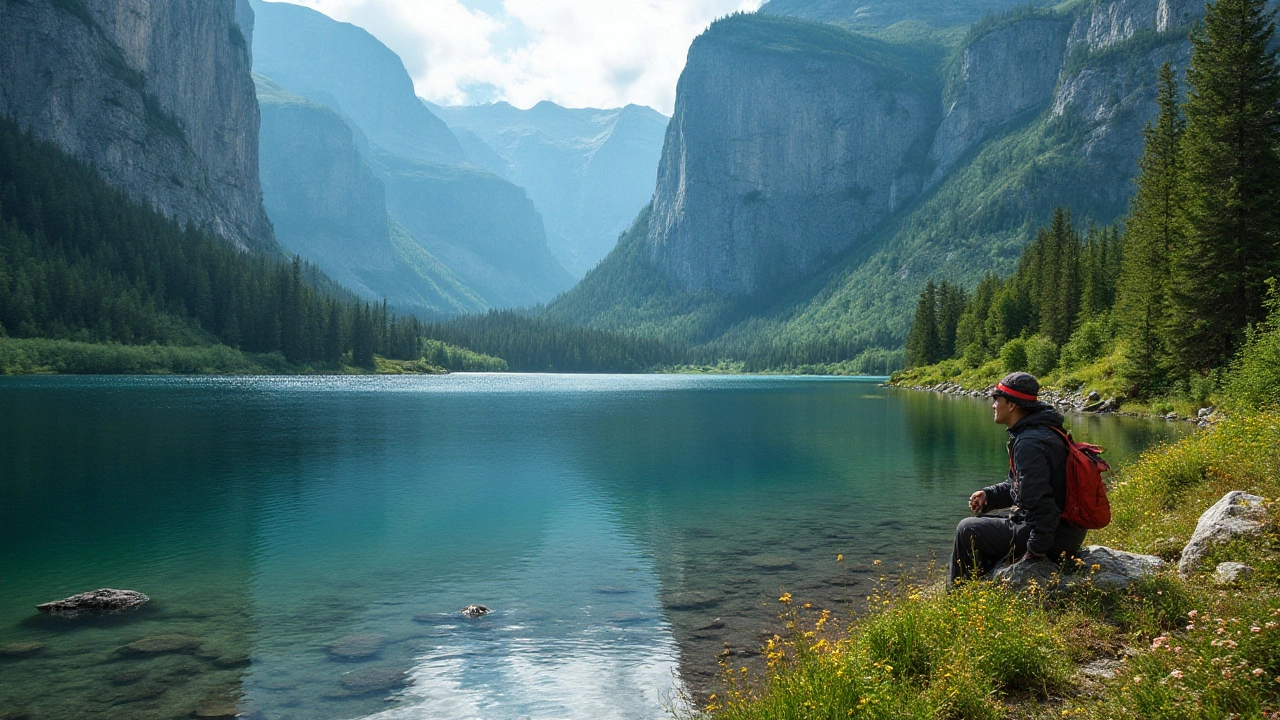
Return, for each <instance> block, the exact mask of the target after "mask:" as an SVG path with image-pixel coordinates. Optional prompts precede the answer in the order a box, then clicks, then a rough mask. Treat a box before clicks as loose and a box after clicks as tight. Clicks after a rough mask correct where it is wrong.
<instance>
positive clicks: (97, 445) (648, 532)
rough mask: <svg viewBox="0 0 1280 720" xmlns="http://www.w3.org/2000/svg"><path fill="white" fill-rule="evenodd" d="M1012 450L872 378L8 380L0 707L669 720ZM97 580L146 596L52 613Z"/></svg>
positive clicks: (933, 535)
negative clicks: (139, 605) (174, 643)
mask: <svg viewBox="0 0 1280 720" xmlns="http://www.w3.org/2000/svg"><path fill="white" fill-rule="evenodd" d="M1069 424H1070V425H1072V427H1073V429H1074V431H1075V434H1076V436H1077V439H1088V440H1089V441H1091V442H1095V443H1098V444H1100V445H1103V446H1105V447H1107V448H1108V453H1107V454H1108V456H1109V457H1110V458H1111V459H1112V460H1116V459H1121V460H1123V458H1124V457H1126V456H1128V455H1131V454H1132V453H1133V452H1135V451H1137V450H1139V449H1141V448H1142V447H1145V446H1147V445H1149V444H1150V443H1152V442H1156V441H1159V440H1161V439H1165V438H1169V437H1173V436H1174V435H1176V434H1177V433H1180V432H1183V430H1182V427H1181V426H1178V425H1172V424H1165V423H1151V422H1144V421H1137V420H1132V419H1125V418H1096V417H1083V416H1075V417H1072V418H1069ZM1003 443H1004V438H1003V432H1002V428H999V427H998V426H995V425H993V424H992V423H991V420H990V413H989V411H988V410H987V407H986V404H985V403H984V402H982V401H978V400H973V399H968V398H951V397H946V396H939V395H933V394H925V393H913V392H908V391H901V390H895V389H886V388H882V387H879V386H878V385H877V384H876V383H874V382H870V381H860V380H856V379H823V378H774V377H723V376H719V377H703V376H565V375H506V374H503V375H483V374H481V375H451V376H443V377H401V378H387V377H354V378H347V377H335V378H329V377H325V378H225V379H223V378H69V377H39V378H8V379H0V717H3V716H5V713H13V714H15V715H17V714H21V713H25V714H26V715H27V716H29V717H31V718H63V717H85V718H99V717H101V718H107V717H138V718H150V717H155V718H167V717H179V716H190V715H191V714H192V713H193V712H196V713H202V714H203V716H206V717H217V716H219V715H220V714H222V715H226V714H228V713H231V712H239V713H243V714H245V716H247V717H251V718H264V719H265V718H282V719H283V718H290V719H293V718H297V719H299V720H300V719H303V718H306V719H325V718H368V717H375V718H386V719H388V720H390V719H393V718H394V719H399V718H451V719H453V718H485V719H486V720H491V719H495V718H582V719H586V718H601V719H604V718H619V719H631V718H637V719H648V718H658V717H663V716H664V708H667V707H672V706H677V707H678V706H679V704H680V699H679V697H678V691H679V690H680V689H681V688H682V687H684V688H687V689H692V690H694V691H701V690H704V689H705V688H706V687H707V686H708V683H710V682H712V681H713V678H712V675H713V673H714V672H715V671H716V658H715V656H716V653H717V652H721V651H724V650H726V649H727V650H728V651H729V653H730V656H731V657H733V658H734V662H735V664H737V663H738V661H739V659H740V660H741V662H742V663H743V664H746V665H751V666H752V667H757V666H758V664H759V663H758V655H757V649H758V647H759V645H760V643H761V641H762V640H763V639H764V638H765V637H766V636H767V635H768V634H770V633H771V632H773V631H774V630H776V629H777V624H778V623H777V619H776V613H777V610H776V608H777V603H776V598H777V594H778V592H779V591H780V590H783V589H785V590H787V591H789V592H792V593H793V594H794V595H795V596H796V598H797V600H801V601H811V602H813V603H815V604H816V605H819V606H820V607H830V608H835V609H837V610H840V609H844V608H854V607H856V605H857V602H858V600H859V599H860V598H862V596H863V595H865V594H866V592H867V590H868V588H869V586H870V584H871V583H872V582H873V581H874V580H875V578H876V577H878V576H879V575H881V574H883V572H884V570H885V569H886V567H888V568H895V567H896V566H897V565H899V564H903V565H906V566H910V567H919V566H922V565H924V564H926V563H928V561H929V560H930V559H931V558H933V557H935V556H936V555H937V554H939V553H943V552H945V551H946V549H947V548H948V546H949V542H950V535H951V531H952V529H953V528H954V526H955V522H956V521H957V520H958V519H959V518H960V517H962V516H963V513H964V512H965V498H967V496H968V494H969V493H970V492H972V490H973V489H975V488H977V487H979V486H981V485H984V484H987V483H989V482H991V481H992V480H993V479H997V478H999V476H1000V475H1001V474H1002V470H1003V468H1004V467H1005V459H1004V444H1003ZM838 554H843V556H844V560H843V561H841V562H837V560H836V558H837V555H838ZM876 560H880V561H881V562H882V563H883V564H884V565H883V566H880V567H877V566H875V565H873V562H874V561H876ZM97 587H119V588H130V589H135V590H140V591H142V592H145V593H147V594H148V595H149V596H150V597H151V598H152V602H151V603H150V604H149V605H148V606H147V607H146V608H145V609H144V610H143V611H141V612H139V613H136V614H134V615H130V616H126V617H121V618H113V619H110V620H107V621H99V622H68V621H63V620H56V621H55V619H51V618H43V617H40V616H38V615H37V614H36V613H35V612H34V610H33V606H34V605H36V604H37V603H40V602H45V601H49V600H53V599H56V598H59V597H63V596H66V595H69V594H72V593H76V592H82V591H85V590H90V589H93V588H97ZM471 603H481V604H484V605H486V606H488V607H490V608H492V609H493V611H494V612H493V613H492V614H491V615H489V616H487V617H485V618H482V619H479V620H467V619H465V618H463V617H462V616H461V615H460V614H459V613H458V610H459V609H460V608H462V607H464V606H465V605H468V604H471ZM171 634H179V635H182V636H184V637H188V638H192V639H193V640H191V641H189V642H187V643H186V644H187V647H184V648H182V649H181V650H180V651H178V652H170V653H153V654H141V655H140V654H136V653H126V652H122V651H119V650H118V649H119V648H121V647H122V646H124V645H126V644H128V643H131V642H134V641H136V640H139V639H142V638H146V637H154V636H157V635H171ZM353 636H354V637H353ZM31 642H35V643H40V644H42V645H43V646H44V647H43V648H42V649H39V650H38V651H33V652H27V653H18V652H17V650H16V649H15V648H14V647H13V645H14V644H15V643H31ZM196 643H198V645H197V644H196ZM5 648H8V651H7V654H6V650H5ZM353 648H354V649H353ZM352 656H357V657H352Z"/></svg>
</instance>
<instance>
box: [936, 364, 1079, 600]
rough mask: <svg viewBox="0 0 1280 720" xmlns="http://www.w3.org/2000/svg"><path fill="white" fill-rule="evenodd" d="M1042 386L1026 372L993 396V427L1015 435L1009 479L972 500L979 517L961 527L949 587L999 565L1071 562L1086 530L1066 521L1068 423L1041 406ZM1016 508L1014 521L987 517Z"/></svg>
mask: <svg viewBox="0 0 1280 720" xmlns="http://www.w3.org/2000/svg"><path fill="white" fill-rule="evenodd" d="M1039 393H1040V383H1039V382H1038V381H1037V380H1036V379H1035V378H1034V377H1033V376H1031V375H1030V374H1028V373H1024V372H1016V373H1010V374H1008V375H1006V376H1004V379H1002V380H1001V381H1000V382H999V384H997V385H996V386H995V388H994V389H992V391H991V397H992V402H991V410H992V412H993V413H994V414H995V421H996V422H997V423H999V424H1001V425H1004V426H1006V427H1007V428H1009V477H1008V479H1007V480H1005V481H1004V482H1002V483H1000V484H998V485H992V486H990V487H985V488H983V489H981V490H979V491H978V492H975V493H974V494H973V495H971V496H969V509H970V510H972V511H973V513H974V515H975V516H976V517H970V518H965V519H964V520H961V521H960V524H959V525H957V526H956V540H955V547H954V548H953V549H952V551H951V565H950V566H949V567H948V569H947V587H951V586H952V585H954V584H955V583H958V582H961V581H962V580H965V579H967V578H969V577H972V576H974V575H979V576H981V575H985V574H986V573H988V572H990V571H991V570H992V569H994V568H995V566H996V565H997V564H999V563H1000V561H1001V560H1004V559H1006V558H1008V557H1015V558H1017V559H1018V562H1022V561H1024V560H1041V559H1044V558H1046V557H1047V558H1051V559H1054V560H1059V559H1061V558H1062V557H1064V556H1070V555H1073V554H1074V553H1075V551H1076V550H1078V549H1080V546H1081V545H1082V544H1083V543H1084V536H1085V532H1086V531H1085V529H1084V528H1082V527H1080V526H1078V525H1075V524H1072V523H1070V522H1068V521H1066V520H1063V519H1062V510H1063V508H1064V507H1066V493H1067V490H1066V485H1067V444H1066V441H1065V440H1063V438H1062V436H1061V435H1059V434H1058V433H1057V432H1055V431H1054V428H1061V427H1062V415H1060V414H1059V413H1058V412H1057V411H1056V410H1054V409H1053V408H1052V407H1050V406H1049V405H1047V404H1045V403H1042V402H1040V401H1039V400H1037V399H1036V398H1037V396H1038V395H1039ZM1007 507H1012V508H1014V510H1013V513H1012V514H1010V516H1009V517H1007V518H1005V517H998V516H993V515H984V514H983V513H985V512H988V511H990V510H1000V509H1002V508H1007Z"/></svg>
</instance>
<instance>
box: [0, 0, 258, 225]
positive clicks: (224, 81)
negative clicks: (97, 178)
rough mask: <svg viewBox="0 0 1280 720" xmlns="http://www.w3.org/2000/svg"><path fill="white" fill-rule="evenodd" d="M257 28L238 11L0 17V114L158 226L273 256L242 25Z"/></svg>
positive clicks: (101, 10) (130, 8)
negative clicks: (152, 211) (201, 231)
mask: <svg viewBox="0 0 1280 720" xmlns="http://www.w3.org/2000/svg"><path fill="white" fill-rule="evenodd" d="M251 15H252V14H251V12H249V11H248V9H247V7H246V6H244V5H243V3H239V4H238V3H237V2H236V0H61V1H57V2H55V1H54V0H27V1H25V2H14V1H9V2H4V3H0V114H4V115H8V116H10V117H13V118H14V119H16V120H17V121H18V123H19V124H20V125H21V126H22V127H23V128H25V129H27V130H28V131H30V132H32V133H33V134H34V135H35V136H36V137H37V138H39V139H42V140H47V141H51V142H54V143H56V144H57V145H59V146H60V147H62V148H63V149H64V150H66V151H67V152H69V153H71V154H72V155H74V156H75V157H76V158H78V159H80V160H82V161H85V162H87V163H91V164H92V165H94V166H95V167H96V168H97V169H98V171H99V172H101V173H102V175H103V177H104V178H105V179H106V180H107V181H108V182H110V183H111V184H112V185H115V186H116V187H119V188H121V189H122V190H124V191H125V192H127V193H129V194H130V195H132V196H133V197H135V198H138V199H140V200H143V201H146V202H149V203H151V204H152V205H154V206H155V207H156V208H157V209H159V210H160V211H162V212H164V213H165V214H166V215H169V216H171V217H174V218H177V219H180V220H183V221H190V222H192V223H194V224H196V225H200V226H203V227H207V228H208V229H210V230H211V231H213V232H215V233H217V234H218V235H221V236H222V237H225V238H227V239H228V240H230V241H231V242H233V243H235V244H236V245H238V246H239V247H242V248H246V249H248V248H259V249H268V250H271V249H274V247H275V244H274V241H273V239H272V232H271V225H270V223H269V222H268V221H267V215H266V213H265V212H264V210H263V207H262V192H261V187H260V184H259V180H258V104H257V101H256V100H255V98H254V88H253V81H252V79H251V77H250V57H249V42H248V39H247V37H246V29H248V28H244V29H242V27H241V26H240V25H239V24H238V23H237V19H239V20H240V21H241V22H247V21H248V20H249V18H251ZM249 32H251V29H249Z"/></svg>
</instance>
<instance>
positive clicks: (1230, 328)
mask: <svg viewBox="0 0 1280 720" xmlns="http://www.w3.org/2000/svg"><path fill="white" fill-rule="evenodd" d="M1272 19H1273V14H1272V13H1270V12H1268V11H1267V10H1266V2H1265V0H1218V1H1217V2H1216V3H1214V4H1213V5H1211V6H1210V7H1209V9H1208V12H1207V13H1206V15H1205V19H1204V23H1203V25H1202V26H1200V27H1198V28H1197V29H1196V31H1195V32H1194V33H1193V34H1192V37H1191V43H1192V54H1191V64H1190V67H1189V68H1188V70H1187V83H1188V85H1189V92H1188V97H1187V103H1186V114H1187V127H1186V136H1185V138H1184V140H1183V161H1184V162H1185V172H1184V177H1185V188H1186V202H1185V209H1184V212H1183V215H1184V217H1185V223H1186V235H1187V237H1186V241H1185V242H1184V243H1183V244H1182V245H1181V246H1180V247H1178V248H1175V252H1174V253H1173V257H1172V263H1171V266H1172V267H1171V274H1170V277H1171V286H1170V288H1171V292H1170V297H1171V300H1172V303H1171V309H1172V317H1171V320H1172V322H1171V324H1170V325H1169V328H1170V331H1169V333H1168V336H1167V337H1168V339H1169V340H1170V341H1171V345H1172V346H1173V350H1174V353H1173V355H1174V360H1175V364H1176V365H1177V367H1178V369H1179V370H1180V371H1182V372H1184V373H1185V372H1188V371H1199V372H1203V371H1206V370H1209V369H1211V368H1214V367H1220V366H1223V365H1225V364H1227V363H1228V362H1229V361H1230V360H1231V357H1232V355H1233V353H1234V352H1235V350H1236V348H1237V346H1238V345H1239V343H1240V341H1241V340H1242V339H1243V337H1244V333H1245V328H1246V326H1247V325H1248V324H1249V323H1253V322H1257V321H1260V320H1262V319H1263V316H1264V311H1263V299H1264V297H1265V295H1266V285H1265V280H1266V279H1267V278H1268V277H1271V276H1273V275H1275V274H1276V273H1277V270H1278V269H1280V268H1278V267H1277V252H1276V248H1277V241H1280V157H1278V156H1277V149H1276V148H1277V143H1280V114H1278V113H1277V103H1280V71H1278V70H1277V65H1276V53H1275V51H1274V50H1271V49H1269V45H1270V42H1271V39H1272V35H1273V34H1274V32H1275V27H1274V24H1273V22H1272Z"/></svg>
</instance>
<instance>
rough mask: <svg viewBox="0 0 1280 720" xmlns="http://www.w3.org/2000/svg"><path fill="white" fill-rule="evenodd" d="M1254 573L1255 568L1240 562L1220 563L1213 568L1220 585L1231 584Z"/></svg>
mask: <svg viewBox="0 0 1280 720" xmlns="http://www.w3.org/2000/svg"><path fill="white" fill-rule="evenodd" d="M1252 574H1253V568H1251V567H1249V566H1248V565H1245V564H1244V563H1238V562H1224V563H1218V567H1216V568H1214V570H1213V577H1214V580H1216V581H1217V582H1218V584H1219V585H1231V584H1233V583H1237V582H1240V581H1241V580H1244V579H1245V578H1247V577H1249V576H1250V575H1252Z"/></svg>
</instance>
